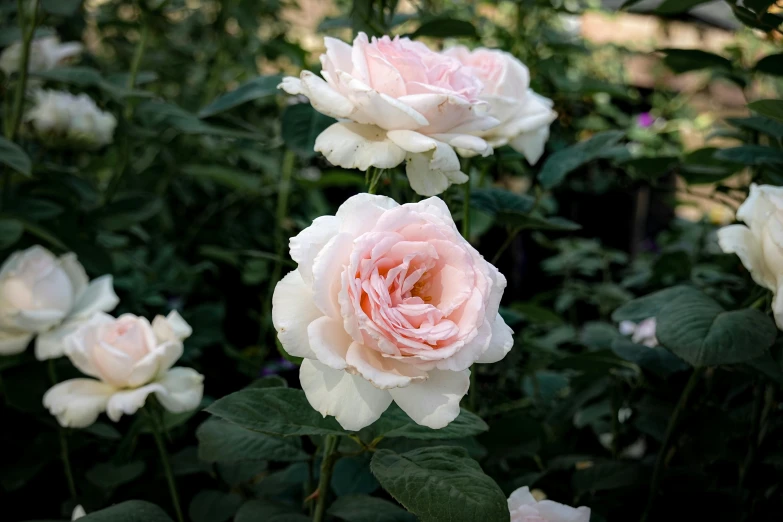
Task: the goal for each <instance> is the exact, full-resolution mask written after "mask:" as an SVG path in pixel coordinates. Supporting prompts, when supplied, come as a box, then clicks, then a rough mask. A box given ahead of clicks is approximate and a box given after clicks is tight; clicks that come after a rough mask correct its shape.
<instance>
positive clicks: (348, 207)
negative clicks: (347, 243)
mask: <svg viewBox="0 0 783 522" xmlns="http://www.w3.org/2000/svg"><path fill="white" fill-rule="evenodd" d="M399 206H400V205H399V204H397V202H396V201H394V200H393V199H392V198H389V197H386V196H378V195H375V194H367V193H365V192H361V193H359V194H356V195H355V196H351V197H350V198H348V199H347V200H346V201H345V203H343V204H342V205H340V208H338V209H337V214H335V217H336V218H337V219H338V220H339V221H340V232H346V233H348V234H350V235H352V236H354V237H358V236H359V235H361V234H364V233H365V232H369V231H370V230H372V229H373V227H375V225H376V223H378V220H379V219H380V218H381V216H383V215H384V214H385V213H386V211H387V210H391V209H393V208H396V207H399Z"/></svg>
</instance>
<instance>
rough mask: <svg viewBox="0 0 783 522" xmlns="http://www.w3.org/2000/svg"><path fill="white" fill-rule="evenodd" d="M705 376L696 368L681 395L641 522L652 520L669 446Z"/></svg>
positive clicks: (654, 472) (651, 483)
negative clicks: (696, 389) (689, 401)
mask: <svg viewBox="0 0 783 522" xmlns="http://www.w3.org/2000/svg"><path fill="white" fill-rule="evenodd" d="M703 374H704V368H696V369H694V370H693V373H692V374H691V377H690V379H688V383H687V384H686V385H685V389H684V390H683V391H682V395H680V400H679V402H678V403H677V407H676V408H675V409H674V412H673V413H672V416H671V418H670V419H669V425H668V426H667V427H666V434H665V435H664V436H663V442H662V443H661V448H660V449H659V450H658V457H657V458H656V459H655V468H654V469H653V475H652V480H651V481H650V494H649V496H648V497H647V507H646V508H645V509H644V514H643V515H642V518H641V522H647V520H649V518H650V513H651V512H652V509H653V506H654V505H655V498H656V497H657V496H658V489H659V488H660V485H661V478H663V468H664V465H665V462H666V454H667V453H668V449H669V446H670V445H671V443H672V439H673V438H674V433H675V431H676V430H677V424H678V423H679V420H680V417H681V416H682V414H683V413H684V411H685V406H686V405H687V404H688V399H689V398H690V395H691V393H692V392H693V390H694V389H695V388H696V385H697V384H698V383H699V380H700V379H701V376H702V375H703Z"/></svg>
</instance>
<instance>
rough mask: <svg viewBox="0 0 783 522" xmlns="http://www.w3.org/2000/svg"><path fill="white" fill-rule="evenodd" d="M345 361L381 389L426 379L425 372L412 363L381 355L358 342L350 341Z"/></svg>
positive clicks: (402, 385)
mask: <svg viewBox="0 0 783 522" xmlns="http://www.w3.org/2000/svg"><path fill="white" fill-rule="evenodd" d="M346 361H347V362H348V364H349V365H350V366H351V367H352V368H354V369H355V370H356V371H357V372H359V375H361V376H362V377H364V379H365V380H367V381H369V382H370V383H371V384H372V385H373V386H375V387H376V388H380V389H382V390H388V389H390V388H400V387H404V386H408V385H409V384H411V383H412V382H420V381H423V380H426V379H427V372H425V371H422V370H419V369H418V368H416V367H415V366H413V365H410V364H405V363H403V362H400V361H398V360H395V359H391V358H388V357H383V356H382V355H381V354H380V353H378V352H377V351H375V350H373V349H372V348H369V347H367V346H362V345H361V344H358V343H351V347H350V348H348V353H347V355H346Z"/></svg>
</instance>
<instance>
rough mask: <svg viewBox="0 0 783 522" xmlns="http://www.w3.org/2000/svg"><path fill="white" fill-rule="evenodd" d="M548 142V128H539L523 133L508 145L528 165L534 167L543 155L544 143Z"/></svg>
mask: <svg viewBox="0 0 783 522" xmlns="http://www.w3.org/2000/svg"><path fill="white" fill-rule="evenodd" d="M548 140H549V127H548V126H547V127H541V128H539V129H536V130H534V131H530V132H524V133H522V134H520V135H519V136H517V137H516V138H514V139H513V140H511V142H510V143H509V145H510V146H511V148H512V149H514V150H515V151H517V152H519V153H520V154H522V155H523V156H525V159H526V160H527V162H528V163H530V164H531V165H535V164H536V163H538V160H540V159H541V156H543V155H544V150H545V148H546V142H547V141H548Z"/></svg>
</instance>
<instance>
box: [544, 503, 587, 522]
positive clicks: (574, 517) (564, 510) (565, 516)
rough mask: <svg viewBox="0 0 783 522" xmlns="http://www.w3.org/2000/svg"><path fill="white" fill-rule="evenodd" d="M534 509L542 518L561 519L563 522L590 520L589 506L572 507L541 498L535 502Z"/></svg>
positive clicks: (584, 521)
mask: <svg viewBox="0 0 783 522" xmlns="http://www.w3.org/2000/svg"><path fill="white" fill-rule="evenodd" d="M536 509H538V512H539V513H540V514H541V516H542V518H543V519H544V520H557V521H560V520H562V521H563V522H590V508H588V507H584V506H582V507H579V508H572V507H571V506H566V505H564V504H559V503H557V502H552V501H551V500H542V501H541V502H538V503H537V504H536Z"/></svg>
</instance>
